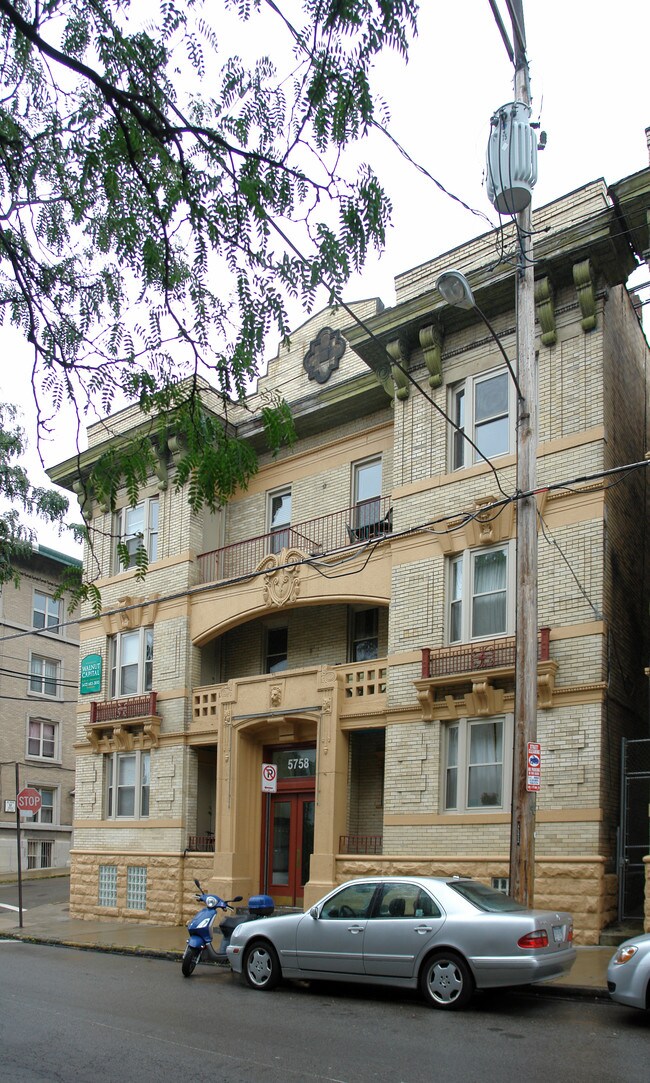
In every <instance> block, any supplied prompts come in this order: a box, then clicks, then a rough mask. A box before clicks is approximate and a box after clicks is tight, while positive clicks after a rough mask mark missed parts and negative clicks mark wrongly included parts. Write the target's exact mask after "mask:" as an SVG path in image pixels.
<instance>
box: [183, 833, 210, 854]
mask: <svg viewBox="0 0 650 1083" xmlns="http://www.w3.org/2000/svg"><path fill="white" fill-rule="evenodd" d="M187 852H188V853H190V852H191V853H198V854H213V853H214V835H190V836H189V837H188V840H187Z"/></svg>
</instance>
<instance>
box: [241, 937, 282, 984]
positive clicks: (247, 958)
mask: <svg viewBox="0 0 650 1083" xmlns="http://www.w3.org/2000/svg"><path fill="white" fill-rule="evenodd" d="M281 977H282V970H281V968H280V961H279V959H278V956H277V954H276V951H275V948H274V947H273V946H272V945H271V944H269V943H268V941H266V940H257V941H256V942H255V943H254V944H251V945H250V946H249V947H248V948H247V949H246V954H245V955H244V979H245V981H246V984H247V985H249V986H250V987H251V989H259V990H261V991H262V992H265V991H267V990H270V989H275V987H276V985H277V984H278V982H279V981H280V978H281Z"/></svg>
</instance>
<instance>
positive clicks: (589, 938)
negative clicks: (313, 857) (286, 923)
mask: <svg viewBox="0 0 650 1083" xmlns="http://www.w3.org/2000/svg"><path fill="white" fill-rule="evenodd" d="M535 871H536V877H535V906H538V907H540V908H543V909H548V910H568V911H569V912H570V913H571V914H572V915H573V927H574V936H575V941H576V943H577V944H597V943H598V940H599V936H600V932H601V929H603V928H604V926H605V925H608V924H609V923H610V922H611V921H613V920H614V919H615V917H616V885H617V878H616V876H615V875H614V874H612V873H606V872H605V862H604V859H603V858H599V857H589V858H583V857H566V858H546V857H538V858H537V859H536V861H535ZM508 874H509V862H508V858H506V857H500V858H499V857H492V858H486V857H462V858H458V857H436V858H426V857H409V858H402V857H399V856H397V855H395V856H391V855H383V856H381V857H379V856H378V857H374V856H373V857H369V856H367V855H364V856H362V857H359V858H356V857H352V856H346V857H339V858H338V859H337V862H336V879H337V883H343V881H345V880H350V879H352V878H354V877H356V876H400V875H401V876H417V875H425V876H452V875H458V876H473V877H474V878H475V879H477V880H483V881H484V882H485V883H488V884H489V883H490V882H491V880H492V878H493V877H499V878H504V877H507V876H508ZM649 890H650V875H649ZM647 897H648V893H646V899H647ZM647 905H648V904H647V902H646V906H647Z"/></svg>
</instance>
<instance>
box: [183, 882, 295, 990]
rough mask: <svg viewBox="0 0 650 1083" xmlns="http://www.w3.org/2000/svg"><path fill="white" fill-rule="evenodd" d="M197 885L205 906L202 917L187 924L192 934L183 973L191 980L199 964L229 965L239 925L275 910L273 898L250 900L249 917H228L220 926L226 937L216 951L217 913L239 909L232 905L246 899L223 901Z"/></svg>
mask: <svg viewBox="0 0 650 1083" xmlns="http://www.w3.org/2000/svg"><path fill="white" fill-rule="evenodd" d="M194 883H195V884H196V886H197V888H198V889H199V890H198V893H197V896H196V898H197V902H202V903H203V904H204V906H203V909H202V910H199V912H198V914H195V915H194V917H193V918H192V920H191V921H188V923H187V928H188V930H189V934H190V935H189V937H188V938H187V946H186V948H185V951H184V952H183V958H182V960H181V970H182V971H183V977H185V978H189V977H190V976H191V975H192V974H193V973H194V968H195V967H196V964H197V963H199V962H209V963H216V964H217V966H229V965H230V964H229V962H228V956H227V954H226V948H227V947H228V944H229V943H230V937H231V936H232V933H233V929H236V928H237V926H238V925H241V924H242V922H244V921H254V920H255V918H261V917H268V916H269V915H270V914H272V913H273V911H274V909H275V906H274V903H273V899H272V898H271V897H270V895H251V897H250V899H249V900H248V913H247V914H234V915H233V916H230V917H225V918H224V919H223V921H222V922H221V923H220V925H219V931H220V932H221V935H222V941H221V944H220V945H219V950H218V951H215V949H214V947H213V946H212V927H213V925H214V919H215V917H216V916H217V911H218V910H224V911H228V910H234V909H235V908H234V906H233V905H232V904H233V903H238V902H241V901H242V896H241V895H236V896H235V898H234V899H228V900H226V899H222V898H221V897H220V896H219V895H212V894H207V893H206V892H205V891H204V890H203V888H202V887H201V885H200V883H199V881H198V880H195V881H194Z"/></svg>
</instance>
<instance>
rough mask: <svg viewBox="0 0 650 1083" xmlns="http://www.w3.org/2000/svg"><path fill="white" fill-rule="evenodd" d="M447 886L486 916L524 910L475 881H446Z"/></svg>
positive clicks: (502, 894)
mask: <svg viewBox="0 0 650 1083" xmlns="http://www.w3.org/2000/svg"><path fill="white" fill-rule="evenodd" d="M447 885H448V886H449V887H451V888H453V889H454V891H457V892H458V894H459V895H462V896H463V898H464V899H467V901H468V902H471V903H472V904H473V905H474V906H477V907H478V909H479V910H485V912H486V913H488V914H504V913H508V912H509V911H512V910H525V909H526V907H525V906H522V904H521V903H519V902H517V900H516V899H513V898H512V897H511V896H510V895H506V894H505V893H504V892H503V891H496V889H495V888H493V887H488V886H487V884H480V883H479V882H478V881H477V880H448V881H447Z"/></svg>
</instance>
